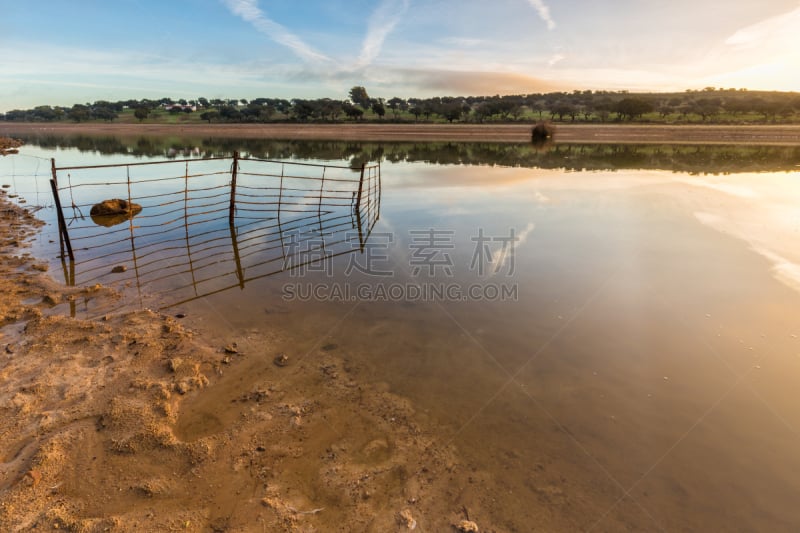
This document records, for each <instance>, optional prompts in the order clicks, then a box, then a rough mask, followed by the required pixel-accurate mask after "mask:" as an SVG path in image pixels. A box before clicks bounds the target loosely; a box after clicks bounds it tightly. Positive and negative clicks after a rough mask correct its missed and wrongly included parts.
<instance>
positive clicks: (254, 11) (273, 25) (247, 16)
mask: <svg viewBox="0 0 800 533" xmlns="http://www.w3.org/2000/svg"><path fill="white" fill-rule="evenodd" d="M222 1H223V3H224V4H225V6H226V7H227V8H228V9H230V11H231V12H232V13H233V14H234V15H236V16H238V17H240V18H241V19H242V20H244V21H245V22H249V23H250V24H252V25H253V26H254V27H255V28H256V29H257V30H258V31H260V32H261V33H263V34H264V35H266V36H268V37H269V38H270V39H272V40H273V41H275V42H276V43H278V44H281V45H283V46H285V47H287V48H288V49H290V50H291V51H292V52H294V53H295V55H297V56H298V57H299V58H301V59H303V60H305V61H309V62H312V63H320V62H326V61H330V58H329V57H327V56H326V55H324V54H322V53H320V52H317V51H316V50H314V49H313V48H312V47H311V46H309V45H308V44H306V43H305V42H303V40H302V39H300V37H298V36H297V35H295V34H294V33H292V32H291V31H289V30H288V29H287V28H285V27H284V26H282V25H280V24H278V23H277V22H275V21H274V20H272V19H270V18H269V17H267V15H266V14H265V13H264V11H262V10H261V9H260V8H259V7H258V0H222Z"/></svg>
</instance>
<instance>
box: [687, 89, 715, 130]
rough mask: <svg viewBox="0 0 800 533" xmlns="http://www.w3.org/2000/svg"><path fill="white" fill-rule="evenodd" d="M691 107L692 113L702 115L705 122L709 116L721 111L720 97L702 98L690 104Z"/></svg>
mask: <svg viewBox="0 0 800 533" xmlns="http://www.w3.org/2000/svg"><path fill="white" fill-rule="evenodd" d="M712 90H713V89H712ZM709 92H710V91H709ZM689 109H690V111H691V112H692V113H695V114H697V115H700V117H701V118H702V119H703V122H705V121H706V119H707V118H709V117H712V116H714V115H716V114H717V113H719V111H720V105H719V98H700V99H698V100H695V101H694V102H692V103H691V104H690V106H689Z"/></svg>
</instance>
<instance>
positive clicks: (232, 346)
mask: <svg viewBox="0 0 800 533" xmlns="http://www.w3.org/2000/svg"><path fill="white" fill-rule="evenodd" d="M223 350H224V351H225V353H239V348H238V347H237V346H236V343H235V342H234V343H233V344H229V345H227V346H226V347H225V348H223Z"/></svg>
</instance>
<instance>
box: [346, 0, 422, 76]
mask: <svg viewBox="0 0 800 533" xmlns="http://www.w3.org/2000/svg"><path fill="white" fill-rule="evenodd" d="M408 2H409V0H399V1H398V0H383V1H382V2H381V3H380V5H379V6H378V7H377V9H375V11H374V12H373V13H372V16H371V17H370V19H369V23H368V25H367V34H366V36H365V37H364V43H363V44H362V46H361V54H360V55H359V56H358V60H357V61H356V68H363V67H365V66H367V65H369V64H371V63H372V62H373V61H374V60H375V58H376V57H378V55H380V53H381V50H382V49H383V43H384V41H386V38H387V37H388V36H389V34H390V33H392V31H393V30H394V28H395V26H397V23H398V22H400V19H401V18H402V17H403V15H404V14H405V12H406V11H407V10H408Z"/></svg>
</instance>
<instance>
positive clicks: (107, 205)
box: [89, 198, 142, 228]
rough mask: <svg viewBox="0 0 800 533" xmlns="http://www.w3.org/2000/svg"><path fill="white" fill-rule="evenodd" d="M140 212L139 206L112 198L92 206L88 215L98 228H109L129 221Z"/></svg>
mask: <svg viewBox="0 0 800 533" xmlns="http://www.w3.org/2000/svg"><path fill="white" fill-rule="evenodd" d="M141 211H142V206H140V205H139V204H136V203H133V202H128V201H127V200H121V199H119V198H114V199H112V200H103V201H102V202H100V203H99V204H94V205H93V206H92V210H91V211H89V215H90V216H91V217H92V221H93V222H94V223H95V224H97V225H98V226H105V227H107V228H108V227H111V226H114V225H116V224H119V223H121V222H125V221H126V220H130V219H131V218H133V217H135V216H136V215H138V214H139V213H140V212H141Z"/></svg>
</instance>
